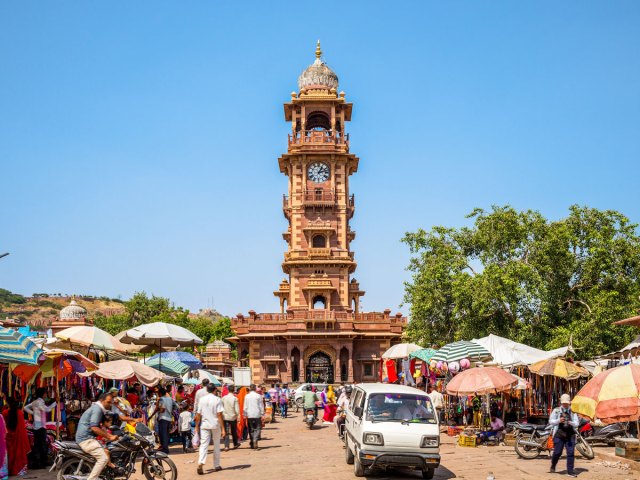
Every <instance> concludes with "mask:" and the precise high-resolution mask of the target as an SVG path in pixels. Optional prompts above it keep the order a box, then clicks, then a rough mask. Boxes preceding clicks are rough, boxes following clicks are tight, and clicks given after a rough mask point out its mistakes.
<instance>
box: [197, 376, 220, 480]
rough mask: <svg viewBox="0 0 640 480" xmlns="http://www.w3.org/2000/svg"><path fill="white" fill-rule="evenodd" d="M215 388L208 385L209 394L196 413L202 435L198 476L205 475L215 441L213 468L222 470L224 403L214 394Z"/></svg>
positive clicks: (202, 398)
mask: <svg viewBox="0 0 640 480" xmlns="http://www.w3.org/2000/svg"><path fill="white" fill-rule="evenodd" d="M214 390H215V387H214V385H213V384H212V383H210V384H209V385H207V394H206V395H204V396H202V397H201V398H200V401H199V402H198V409H197V411H196V418H195V420H196V432H198V434H199V435H200V450H199V453H200V455H199V456H198V475H202V474H203V473H204V471H203V467H204V464H205V463H207V450H208V449H209V444H210V443H211V442H212V441H213V468H214V469H215V470H216V472H217V471H219V470H222V467H221V466H220V437H223V436H224V435H225V434H226V433H225V431H224V420H223V419H222V412H223V411H224V408H223V406H222V401H221V400H220V399H219V398H218V397H216V396H215V395H214V394H213V391H214Z"/></svg>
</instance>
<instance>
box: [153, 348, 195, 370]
mask: <svg viewBox="0 0 640 480" xmlns="http://www.w3.org/2000/svg"><path fill="white" fill-rule="evenodd" d="M157 358H162V362H163V363H164V362H165V361H166V360H178V361H179V362H182V363H184V364H185V365H187V366H188V367H189V368H190V369H191V370H197V369H199V368H202V367H203V365H202V362H201V361H200V360H198V359H197V358H196V357H195V356H194V355H192V354H190V353H189V352H180V351H176V352H161V353H158V354H157V355H154V356H153V357H151V358H149V360H147V363H149V362H150V361H151V360H156V359H157Z"/></svg>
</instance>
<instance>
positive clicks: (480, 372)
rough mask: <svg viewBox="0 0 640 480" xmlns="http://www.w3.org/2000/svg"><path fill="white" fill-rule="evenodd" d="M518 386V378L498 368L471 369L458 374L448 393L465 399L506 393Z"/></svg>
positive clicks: (448, 385) (452, 381)
mask: <svg viewBox="0 0 640 480" xmlns="http://www.w3.org/2000/svg"><path fill="white" fill-rule="evenodd" d="M516 385H518V377H516V376H515V375H512V374H510V373H509V372H505V371H504V370H502V369H501V368H498V367H478V368H470V369H469V370H465V371H464V372H462V373H459V374H457V375H456V376H455V377H453V379H452V380H451V381H450V382H449V383H448V384H447V393H448V394H450V395H457V396H459V397H463V396H465V395H474V394H478V395H486V394H488V393H497V392H504V391H505V390H509V389H511V388H512V387H515V386H516Z"/></svg>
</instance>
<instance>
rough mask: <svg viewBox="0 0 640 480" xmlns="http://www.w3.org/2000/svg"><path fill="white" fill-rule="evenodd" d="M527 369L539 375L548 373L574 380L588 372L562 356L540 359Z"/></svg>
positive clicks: (542, 375)
mask: <svg viewBox="0 0 640 480" xmlns="http://www.w3.org/2000/svg"><path fill="white" fill-rule="evenodd" d="M529 371H531V373H535V374H536V375H540V376H541V377H544V376H547V375H550V376H553V377H558V378H563V379H565V380H574V379H576V378H580V377H588V376H589V372H588V371H587V370H586V369H584V368H582V367H579V366H578V365H576V364H575V363H570V362H567V361H566V360H563V359H562V358H549V359H547V360H540V361H539V362H536V363H534V364H533V365H530V366H529Z"/></svg>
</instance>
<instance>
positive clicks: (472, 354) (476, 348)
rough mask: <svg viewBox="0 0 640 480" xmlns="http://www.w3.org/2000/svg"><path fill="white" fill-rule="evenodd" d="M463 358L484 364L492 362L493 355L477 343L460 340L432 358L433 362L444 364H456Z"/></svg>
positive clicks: (442, 349)
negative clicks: (488, 361) (487, 361)
mask: <svg viewBox="0 0 640 480" xmlns="http://www.w3.org/2000/svg"><path fill="white" fill-rule="evenodd" d="M463 358H468V359H469V360H472V361H477V362H483V361H486V360H491V353H489V351H488V350H487V349H486V348H484V347H482V346H481V345H479V344H477V343H474V342H467V341H464V340H460V341H459V342H453V343H448V344H447V345H445V346H444V347H442V348H441V349H440V350H438V351H437V352H436V353H435V354H434V355H433V357H431V359H432V360H442V361H443V362H456V361H459V360H462V359H463Z"/></svg>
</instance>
